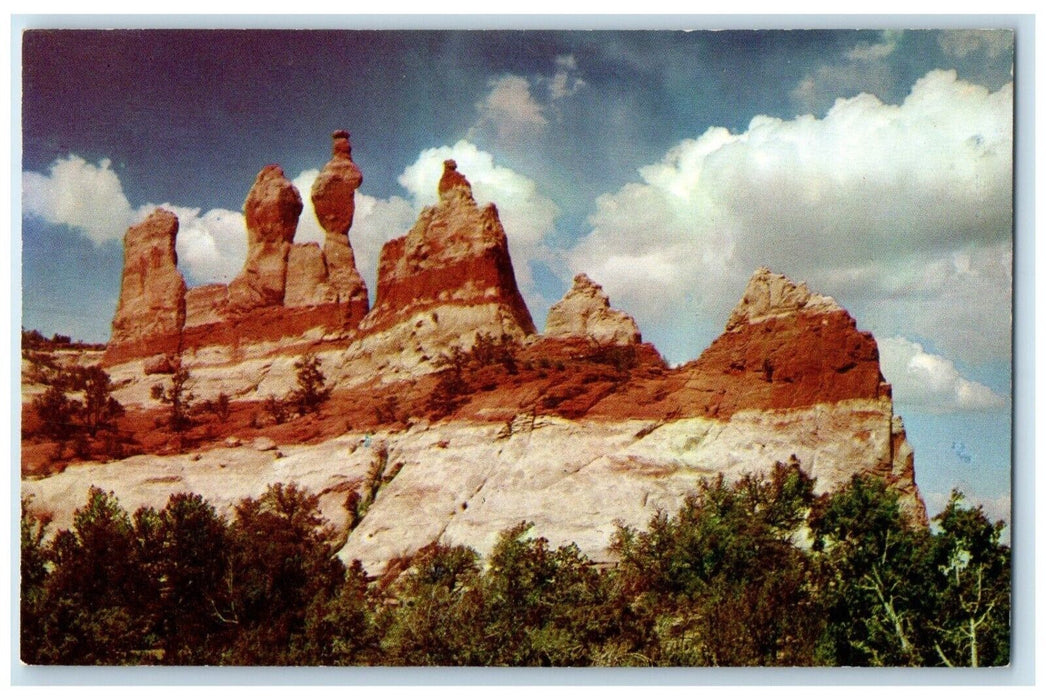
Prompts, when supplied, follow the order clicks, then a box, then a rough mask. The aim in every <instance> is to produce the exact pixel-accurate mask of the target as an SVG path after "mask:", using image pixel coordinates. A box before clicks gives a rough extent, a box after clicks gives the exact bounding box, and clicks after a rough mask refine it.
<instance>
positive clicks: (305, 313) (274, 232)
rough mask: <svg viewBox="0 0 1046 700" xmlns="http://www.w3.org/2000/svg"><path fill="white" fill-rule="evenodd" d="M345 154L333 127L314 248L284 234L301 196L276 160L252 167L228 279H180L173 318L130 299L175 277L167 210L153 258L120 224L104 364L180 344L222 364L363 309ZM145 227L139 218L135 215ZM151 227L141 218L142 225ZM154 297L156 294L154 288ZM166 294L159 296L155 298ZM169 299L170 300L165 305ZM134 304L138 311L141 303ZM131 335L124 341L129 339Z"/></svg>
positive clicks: (344, 138) (268, 351)
mask: <svg viewBox="0 0 1046 700" xmlns="http://www.w3.org/2000/svg"><path fill="white" fill-rule="evenodd" d="M362 179H363V178H362V175H361V174H360V171H359V168H357V167H356V165H355V163H353V162H352V157H351V148H350V146H349V141H348V133H347V132H345V131H336V132H334V148H333V157H332V158H331V160H330V162H329V163H327V165H326V166H324V168H323V170H322V172H321V173H320V175H319V176H318V177H317V181H316V185H315V186H314V187H313V190H312V197H313V203H314V207H315V208H316V211H317V216H318V218H319V220H320V222H321V224H322V225H323V226H324V228H325V230H326V232H327V235H326V240H325V242H324V245H323V248H322V249H321V248H320V246H318V245H317V244H315V243H304V244H300V243H299V244H296V243H294V235H295V232H296V230H297V226H298V218H299V216H300V215H301V212H302V209H303V204H302V200H301V196H300V195H299V193H298V191H297V189H296V188H295V187H294V185H293V184H292V183H291V182H290V181H289V180H288V179H287V178H286V176H285V175H284V173H283V170H282V169H281V168H280V167H279V166H278V165H268V166H266V167H264V168H263V169H262V170H261V172H260V173H259V174H258V176H257V179H256V180H255V182H254V185H253V187H251V189H250V192H249V193H248V195H247V198H246V200H245V202H244V206H243V211H244V217H245V219H246V225H247V230H246V236H247V258H246V260H245V262H244V265H243V269H242V271H241V272H240V274H239V275H238V276H237V277H236V278H235V279H234V280H233V281H232V283H230V284H229V285H224V284H208V285H203V286H201V287H195V288H193V289H189V290H185V285H184V282H182V283H181V290H182V291H181V296H182V299H181V301H180V302H178V303H180V304H181V306H180V309H181V310H180V312H179V315H178V316H177V320H176V322H175V321H174V320H172V317H171V314H170V313H167V312H166V311H165V308H161V307H162V306H163V304H166V305H167V306H171V305H172V304H175V302H174V301H170V300H168V301H164V302H163V304H161V307H156V308H155V309H154V311H155V313H153V311H151V310H149V309H150V308H151V307H149V304H152V303H154V302H148V303H146V304H145V306H142V304H143V302H141V301H134V298H135V297H136V296H141V295H142V293H143V292H141V291H135V290H142V289H147V290H153V291H150V292H148V294H149V295H152V296H153V297H156V295H157V294H160V292H159V291H156V290H163V289H168V288H170V287H171V284H172V280H173V279H174V277H172V275H175V276H177V278H178V279H179V280H180V279H181V277H180V275H178V271H177V260H176V258H175V257H174V237H175V234H176V232H177V229H178V222H177V218H176V217H175V216H174V215H173V214H170V213H169V212H167V213H166V218H165V219H164V221H165V222H166V223H164V224H163V226H166V227H167V228H168V229H169V236H168V238H169V240H168V239H165V241H166V242H165V243H164V245H166V246H167V247H169V248H170V255H169V256H166V257H164V260H165V262H164V264H163V265H162V266H160V267H156V266H152V267H150V266H148V265H144V264H143V262H142V260H141V258H142V255H143V253H141V252H140V251H139V250H138V245H139V244H137V243H134V241H135V240H137V237H140V235H141V234H140V233H137V227H133V228H132V231H135V232H136V233H134V234H133V235H132V234H131V233H130V232H129V234H128V236H129V239H128V248H127V256H128V257H127V258H126V264H125V270H124V277H125V286H126V287H127V290H128V291H127V292H126V297H127V298H126V300H125V301H122V302H121V304H123V305H124V306H126V309H123V307H121V310H120V311H118V313H117V316H116V319H115V320H114V324H116V325H115V326H114V334H113V340H112V343H111V346H112V351H111V352H109V353H107V354H106V358H105V364H106V365H107V366H113V365H115V364H119V363H122V362H126V361H130V360H140V359H142V358H145V357H148V356H152V355H155V354H157V353H161V354H166V355H177V354H178V353H179V352H182V353H189V354H190V355H191V357H190V358H189V359H191V360H193V361H194V362H196V363H197V364H198V363H199V362H201V361H203V360H202V358H203V357H207V358H210V359H209V360H207V362H217V363H227V362H230V361H239V360H242V359H243V358H245V357H248V356H255V357H260V356H267V355H272V354H279V353H280V352H281V351H283V350H286V351H288V352H293V351H296V350H295V348H299V347H300V346H301V345H302V344H303V343H310V342H315V340H316V338H317V337H322V336H325V335H327V334H342V335H344V334H346V333H348V332H351V331H352V330H354V329H355V328H356V327H357V326H358V325H359V322H360V320H361V319H362V318H363V317H364V316H365V315H366V314H367V311H368V308H369V302H368V297H367V286H366V284H365V283H364V281H363V278H362V277H361V276H360V274H359V271H358V270H357V269H356V260H355V256H354V255H353V251H352V247H351V245H350V243H349V238H348V231H349V228H350V227H351V226H352V219H353V212H354V208H355V204H354V197H355V194H354V193H355V190H356V188H357V187H358V186H359V184H360V182H362ZM142 226H146V224H142ZM156 226H160V224H158V223H157V222H155V221H154V222H152V223H149V224H148V228H149V229H150V230H151V229H152V228H155V227H156ZM157 298H158V297H157ZM165 299H166V297H165ZM171 308H173V306H172V307H171ZM143 309H144V310H143ZM130 341H134V342H130Z"/></svg>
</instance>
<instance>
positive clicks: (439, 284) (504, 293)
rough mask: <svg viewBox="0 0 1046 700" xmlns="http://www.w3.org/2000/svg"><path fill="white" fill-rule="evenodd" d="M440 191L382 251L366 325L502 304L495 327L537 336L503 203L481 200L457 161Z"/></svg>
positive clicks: (446, 169)
mask: <svg viewBox="0 0 1046 700" xmlns="http://www.w3.org/2000/svg"><path fill="white" fill-rule="evenodd" d="M439 196H440V199H439V202H438V203H437V204H436V205H435V206H432V207H426V208H425V209H424V210H423V211H422V212H421V215H420V216H419V217H418V221H417V223H415V224H414V227H413V228H411V230H410V232H409V233H407V235H406V236H403V237H401V238H396V239H394V240H391V241H389V242H388V243H386V244H385V246H384V247H383V248H382V250H381V257H380V259H379V262H378V294H377V299H376V301H375V304H374V311H373V313H371V314H370V315H369V316H368V317H367V319H366V320H365V321H364V322H363V323H362V324H361V325H360V330H361V331H363V332H373V331H375V330H378V329H382V328H388V327H390V326H392V325H393V324H395V323H397V322H399V321H402V320H404V319H408V318H410V317H412V316H414V315H415V314H417V313H418V312H419V311H429V310H431V309H438V308H439V307H441V306H448V305H450V306H458V307H483V306H495V307H498V308H499V310H500V311H501V312H502V313H500V314H498V317H499V318H500V319H501V326H500V328H498V329H491V330H499V331H501V332H503V333H507V334H508V335H510V336H513V337H516V338H522V337H523V336H526V335H530V334H533V333H534V332H535V328H534V321H533V320H532V319H531V317H530V310H529V309H527V305H526V303H525V302H524V301H523V297H522V295H521V294H520V293H519V288H518V287H517V286H516V275H515V271H514V270H513V268H512V260H511V258H510V257H509V251H508V239H507V238H506V236H505V229H504V228H503V227H502V225H501V220H500V219H499V218H498V210H497V207H496V206H494V204H488V205H486V206H485V207H483V208H480V207H479V206H478V205H477V204H476V200H475V199H473V198H472V188H471V187H470V186H469V183H468V180H466V179H465V177H464V176H463V175H461V173H459V172H457V165H456V164H455V163H454V161H452V160H448V161H446V162H445V163H444V175H443V179H442V180H441V181H440V187H439ZM477 330H487V329H483V328H478V329H477Z"/></svg>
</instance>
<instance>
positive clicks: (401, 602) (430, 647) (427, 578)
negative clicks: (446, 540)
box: [378, 543, 490, 666]
mask: <svg viewBox="0 0 1046 700" xmlns="http://www.w3.org/2000/svg"><path fill="white" fill-rule="evenodd" d="M386 593H388V594H389V595H391V596H393V597H394V600H395V604H394V605H391V606H385V607H384V608H383V609H382V610H380V611H379V618H378V625H379V628H380V629H381V637H382V640H381V648H382V651H383V660H384V662H385V663H391V664H395V665H407V666H433V665H435V666H451V665H455V666H476V665H484V664H488V663H490V662H489V660H488V659H489V653H488V645H487V643H486V636H485V633H484V630H483V628H482V622H483V620H482V598H483V593H482V591H481V587H480V575H479V557H478V555H477V554H476V552H475V550H473V549H471V548H468V547H462V546H447V545H443V544H438V543H432V544H430V545H428V546H426V547H424V548H422V549H421V550H420V551H418V552H417V553H415V555H414V556H413V557H412V558H411V562H410V567H409V568H408V569H407V570H406V571H405V572H404V573H403V574H402V575H401V576H400V577H399V578H398V579H397V580H396V581H395V582H394V583H393V584H392V585H391V586H390V588H389V589H388V590H387V591H386Z"/></svg>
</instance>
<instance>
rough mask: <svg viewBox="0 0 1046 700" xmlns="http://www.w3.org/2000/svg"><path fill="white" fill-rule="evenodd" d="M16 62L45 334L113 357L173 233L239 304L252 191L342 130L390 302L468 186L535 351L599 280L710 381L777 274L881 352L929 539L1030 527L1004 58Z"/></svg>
mask: <svg viewBox="0 0 1046 700" xmlns="http://www.w3.org/2000/svg"><path fill="white" fill-rule="evenodd" d="M22 61H23V76H22V77H23V85H22V87H23V104H22V108H23V114H22V117H23V121H22V137H23V141H22V149H23V183H22V184H23V199H22V207H23V216H22V244H23V261H22V262H23V309H22V311H23V321H22V325H23V326H25V327H28V328H38V329H40V330H41V331H43V332H44V333H46V334H51V333H54V332H60V333H66V334H70V335H73V336H75V337H77V338H82V339H84V340H91V341H101V340H105V339H106V338H107V337H108V333H109V324H110V322H111V319H112V315H113V311H114V308H115V304H116V298H117V295H118V293H119V284H120V266H121V260H122V249H121V239H122V236H123V233H124V231H125V230H126V228H127V226H128V225H130V224H131V223H133V222H134V221H136V220H138V219H140V218H141V217H142V216H144V215H145V214H146V213H148V212H149V211H151V210H152V208H153V207H155V206H157V205H165V206H168V207H170V208H172V209H174V210H175V211H176V213H178V215H179V218H180V220H181V227H182V228H181V233H180V234H179V256H180V266H181V268H182V270H183V273H184V274H185V276H186V277H187V280H188V281H189V283H190V284H202V283H206V282H212V281H228V280H229V279H230V278H231V277H232V276H234V275H235V274H236V272H237V271H238V270H239V268H240V265H241V264H242V260H243V255H244V251H245V240H244V235H245V234H244V232H243V221H242V217H241V216H240V213H239V212H240V209H241V206H242V202H243V199H244V197H245V196H246V193H247V190H248V188H249V187H250V184H251V182H252V181H253V179H254V176H255V175H256V174H257V172H258V171H259V170H260V169H261V168H262V167H263V166H264V165H265V164H267V163H279V164H280V165H281V166H282V167H283V168H284V170H285V172H286V173H287V175H288V177H290V178H291V179H293V180H294V181H295V182H296V183H297V184H298V186H299V188H300V189H301V190H302V191H303V192H307V191H308V187H309V185H310V183H311V180H312V178H313V177H315V174H316V171H317V170H318V169H319V168H320V167H322V165H323V164H324V163H325V162H326V160H327V159H328V157H329V152H330V138H329V134H330V132H331V131H333V130H334V129H337V128H346V129H348V130H349V131H351V132H352V141H353V156H354V158H355V160H356V162H357V163H358V164H359V166H360V168H361V169H362V171H363V174H364V183H363V186H362V187H361V189H360V191H359V193H358V194H357V216H356V224H355V225H354V227H353V230H352V232H351V233H350V236H351V239H352V243H353V246H354V247H355V248H356V251H357V259H358V262H359V265H360V268H361V273H362V274H363V276H364V277H365V278H366V279H367V281H368V283H369V286H370V288H371V290H372V294H373V290H374V288H375V285H374V279H375V269H376V263H377V255H378V251H379V250H380V247H381V244H382V243H383V242H384V241H386V240H388V239H389V238H392V237H395V236H398V235H402V234H403V233H404V232H405V231H406V230H407V229H408V228H409V226H410V225H411V223H412V222H413V220H414V218H415V217H416V215H417V212H418V211H419V210H420V208H421V207H422V206H424V205H425V204H427V203H430V202H431V201H433V200H434V198H435V182H436V179H437V178H438V175H439V170H440V164H441V163H442V160H443V159H444V158H447V157H454V158H455V159H456V160H457V161H458V162H459V164H460V169H461V171H462V172H464V173H465V174H466V175H467V176H468V177H469V179H470V180H471V181H472V183H473V185H474V190H475V192H476V196H477V198H478V199H481V200H485V201H494V202H496V203H497V205H498V208H499V211H500V212H501V215H502V219H503V222H504V224H505V227H506V231H507V233H508V237H509V243H510V248H511V253H512V256H513V260H514V263H515V266H516V273H517V278H518V279H519V280H520V284H521V287H522V289H523V292H524V296H525V297H526V299H527V301H528V304H529V305H530V308H531V312H532V313H533V315H534V317H535V321H536V322H537V324H538V326H539V328H540V327H541V326H542V325H543V322H544V316H545V313H546V312H547V309H548V306H549V305H550V304H551V303H553V302H554V301H556V300H557V299H558V298H559V297H560V296H562V294H563V293H564V292H565V290H566V289H567V288H568V286H569V283H570V279H571V277H572V276H573V274H575V273H577V272H581V271H584V272H587V273H588V274H589V275H590V276H591V277H592V278H593V279H595V280H596V281H597V282H599V283H600V284H602V285H603V286H604V288H605V289H606V290H607V292H608V293H609V294H610V296H611V300H612V302H613V303H614V304H615V306H618V307H619V308H622V309H623V310H625V311H627V312H629V313H631V314H633V315H634V316H635V317H636V319H637V321H638V323H639V325H640V328H641V330H642V332H643V335H644V339H646V340H649V341H652V342H653V343H655V344H656V345H657V346H658V348H659V349H660V350H661V351H662V353H663V354H665V355H666V357H667V358H668V359H669V360H670V361H672V362H682V361H686V360H688V359H692V358H694V357H696V356H697V355H698V354H699V353H700V352H701V350H703V349H704V348H705V347H707V345H708V343H709V342H711V340H712V339H713V338H714V337H715V336H716V335H717V334H718V333H719V332H721V330H722V328H723V326H724V324H725V322H726V318H727V315H728V314H729V310H730V308H731V307H732V306H733V305H734V304H735V303H736V302H737V300H738V299H739V298H740V296H741V292H742V291H743V288H744V284H745V281H746V280H747V277H748V276H749V275H750V274H751V272H752V270H754V269H755V268H756V267H759V266H761V265H768V266H770V267H771V268H773V269H774V270H775V271H778V272H781V273H784V274H787V275H789V276H791V277H793V278H794V279H796V280H806V281H807V282H808V283H809V284H810V286H811V288H813V289H815V290H817V291H820V292H822V293H825V294H830V295H832V296H834V297H835V298H836V299H837V300H838V301H839V302H840V303H841V304H842V305H843V306H845V307H846V308H847V309H849V310H850V311H851V313H853V315H854V316H855V318H856V319H857V323H858V326H859V327H860V328H862V329H865V330H870V331H872V332H873V333H874V334H875V336H876V338H877V339H878V341H879V344H880V350H881V354H882V357H883V368H884V373H885V374H886V377H887V379H888V380H889V381H890V382H891V383H893V384H894V395H895V400H896V404H897V411H898V412H899V413H901V414H902V415H903V416H904V417H905V419H906V422H907V424H908V426H909V435H910V439H911V440H912V442H913V443H914V445H915V448H916V468H917V478H918V481H919V483H920V487H921V488H922V490H923V492H924V495H925V496H926V497H927V500H928V501H929V502H930V507H931V511H933V512H936V510H937V509H939V507H940V505H941V504H943V502H944V500H945V499H946V497H947V493H948V491H949V489H950V488H952V487H953V486H958V487H960V488H962V489H963V490H964V491H966V492H967V494H968V495H970V496H971V497H973V498H974V499H975V500H979V501H982V502H984V504H985V506H986V508H987V509H988V510H989V512H990V513H991V514H992V515H993V516H995V517H1005V516H1006V512H1007V510H1008V503H1009V494H1010V482H1009V451H1010V443H1009V436H1010V410H1011V396H1010V373H1011V363H1010V351H1011V348H1010V328H1011V301H1012V266H1011V256H1012V233H1011V229H1012V208H1011V201H1012V143H1013V124H1012V110H1013V94H1012V79H1013V78H1012V76H1013V73H1012V65H1013V45H1012V36H1011V35H1010V34H1009V33H1007V32H974V31H966V30H957V31H948V32H935V31H904V32H901V31H885V32H883V31H841V30H829V31H771V32H756V31H742V32H733V31H723V32H647V31H637V32H543V31H533V30H528V31H507V32H375V31H370V32H332V31H325V32H313V31H292V32H279V31H252V32H230V31H215V32H198V31H197V32H193V31H183V32H136V31H117V32H71V31H66V32H63V31H57V32H47V31H42V32H35V33H33V32H30V33H28V34H26V35H24V37H23V53H22ZM306 199H307V197H306ZM320 235H321V234H320V230H319V227H318V225H317V224H316V222H315V220H314V219H313V218H312V217H311V213H310V211H309V210H308V209H307V210H306V212H305V214H304V215H303V217H302V222H301V224H300V226H299V231H298V236H297V240H317V239H319V237H320Z"/></svg>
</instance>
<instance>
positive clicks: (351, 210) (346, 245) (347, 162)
mask: <svg viewBox="0 0 1046 700" xmlns="http://www.w3.org/2000/svg"><path fill="white" fill-rule="evenodd" d="M332 136H333V138H334V146H333V152H332V154H331V159H330V161H328V162H327V164H326V165H324V166H323V170H321V171H320V174H319V175H318V176H317V177H316V181H315V182H314V183H313V185H312V207H313V209H314V210H315V212H316V218H317V220H318V221H319V222H320V226H322V227H323V230H324V231H325V232H326V234H327V235H326V239H325V240H324V242H323V257H324V262H325V264H326V269H327V279H326V280H325V282H324V283H325V284H326V286H327V289H326V290H325V296H326V297H328V298H330V299H331V300H333V301H335V302H337V303H340V304H345V305H346V306H347V307H348V308H347V309H346V314H345V315H346V316H347V317H348V318H349V320H348V322H347V323H348V325H349V326H351V327H355V326H356V325H357V324H358V323H359V321H360V320H361V319H362V318H363V317H364V316H365V315H366V313H367V311H368V310H369V303H370V302H369V298H368V296H367V284H366V282H364V281H363V277H362V276H360V273H359V270H358V269H357V268H356V257H355V255H354V253H353V251H352V245H351V243H350V242H349V229H351V228H352V219H353V216H354V214H355V211H356V190H357V189H358V188H359V186H360V185H361V184H362V183H363V173H361V172H360V169H359V168H358V167H357V166H356V164H355V163H354V162H353V161H352V145H351V143H350V142H349V132H347V131H344V130H339V131H335V132H334V133H333V134H332Z"/></svg>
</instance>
